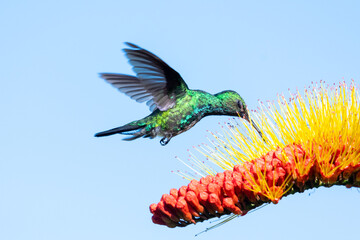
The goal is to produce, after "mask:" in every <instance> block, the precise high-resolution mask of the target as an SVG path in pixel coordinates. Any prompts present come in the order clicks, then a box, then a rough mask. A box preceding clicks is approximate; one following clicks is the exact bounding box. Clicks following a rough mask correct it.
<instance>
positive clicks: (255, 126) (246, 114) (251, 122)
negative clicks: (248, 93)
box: [240, 112, 266, 142]
mask: <svg viewBox="0 0 360 240" xmlns="http://www.w3.org/2000/svg"><path fill="white" fill-rule="evenodd" d="M240 116H241V114H240ZM243 118H244V119H245V120H246V121H248V122H249V123H250V125H251V126H252V127H253V128H255V130H256V131H257V132H258V133H259V135H260V137H261V138H262V139H263V140H264V142H266V141H265V139H264V138H263V135H262V132H261V131H260V129H259V128H258V126H257V125H256V124H255V122H254V120H252V119H251V120H250V118H249V114H248V113H247V112H246V113H245V114H244V115H243Z"/></svg>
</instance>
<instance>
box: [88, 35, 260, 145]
mask: <svg viewBox="0 0 360 240" xmlns="http://www.w3.org/2000/svg"><path fill="white" fill-rule="evenodd" d="M125 44H126V45H127V46H128V47H129V48H125V49H124V52H125V55H126V57H127V58H128V59H129V63H130V64H131V65H132V67H133V70H134V72H135V73H136V77H135V76H130V75H126V74H116V73H100V77H101V78H103V79H105V80H106V81H107V82H108V83H110V84H111V85H112V86H114V87H115V88H117V89H119V90H120V91H121V92H123V93H125V94H126V95H128V96H129V97H131V98H132V99H134V100H136V101H137V102H146V104H147V105H148V106H149V108H150V111H151V112H152V113H151V114H150V115H149V116H147V117H145V118H143V119H140V120H136V121H133V122H130V123H128V124H126V125H124V126H121V127H117V128H113V129H110V130H107V131H103V132H99V133H96V134H95V136H96V137H103V136H108V135H112V134H116V133H120V134H125V135H131V136H130V137H128V138H125V139H124V140H134V139H137V138H140V137H148V138H151V139H152V138H154V137H156V136H160V137H162V139H161V140H160V144H161V145H163V146H165V145H166V144H168V143H169V141H170V139H171V138H172V137H174V136H176V135H179V134H180V133H183V132H185V131H187V130H189V129H190V128H192V127H193V126H194V125H195V124H196V123H197V122H199V121H200V120H201V119H202V118H203V117H206V116H209V115H228V116H240V117H242V118H243V119H245V120H247V121H248V122H249V123H250V124H251V125H252V126H253V127H254V128H255V129H256V130H257V132H259V134H260V136H262V134H261V131H260V130H259V128H258V127H257V126H256V125H255V123H254V122H253V121H252V120H250V118H249V113H248V110H247V107H246V104H245V101H244V100H243V99H242V97H240V95H239V94H238V93H236V92H235V91H223V92H220V93H217V94H214V95H213V94H210V93H207V92H204V91H201V90H191V89H189V88H188V86H187V84H186V83H185V81H184V80H183V79H182V77H181V76H180V74H179V73H178V72H176V71H175V70H174V69H172V68H171V67H170V66H169V65H167V64H166V63H165V62H164V61H162V60H161V59H160V58H159V57H157V56H156V55H155V54H153V53H151V52H149V51H147V50H145V49H143V48H141V47H139V46H137V45H135V44H132V43H128V42H127V43H125Z"/></svg>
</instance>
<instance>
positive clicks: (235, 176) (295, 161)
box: [150, 82, 360, 227]
mask: <svg viewBox="0 0 360 240" xmlns="http://www.w3.org/2000/svg"><path fill="white" fill-rule="evenodd" d="M253 115H254V116H253V119H254V120H255V121H256V122H258V123H259V125H260V129H261V131H262V132H263V138H261V137H260V136H259V135H258V134H257V132H256V131H255V130H254V129H252V128H251V126H249V125H248V124H247V123H245V121H241V123H240V124H231V125H230V126H228V129H227V130H226V131H225V133H224V135H223V136H219V134H213V136H214V138H215V141H213V146H208V145H203V146H201V147H200V148H198V150H199V151H200V152H201V153H203V154H204V155H205V156H206V157H207V159H209V160H210V161H211V162H212V163H213V164H215V165H217V166H218V167H220V168H222V169H223V170H224V172H218V173H216V171H215V170H214V169H213V168H211V167H210V166H208V165H206V164H204V163H202V162H201V161H200V160H198V159H197V158H195V157H193V158H192V162H193V165H194V167H192V170H194V171H195V172H196V173H199V174H200V175H202V177H201V178H200V180H196V179H191V176H189V175H187V174H184V173H180V174H182V175H183V176H184V177H186V178H188V179H190V180H191V181H190V183H189V184H188V185H187V186H183V187H181V188H179V189H171V190H170V194H164V195H163V196H162V198H161V200H160V202H159V203H157V204H155V203H154V204H152V205H151V206H150V211H151V213H152V214H153V217H152V220H153V222H154V223H156V224H161V225H166V226H168V227H177V226H180V227H182V226H187V225H189V224H192V223H197V222H202V221H204V220H207V219H209V218H213V217H220V216H222V215H226V214H235V215H245V214H246V213H247V212H248V211H249V210H252V209H255V208H257V207H259V206H261V205H263V204H264V203H270V202H272V203H274V204H276V203H278V202H279V201H280V200H281V198H282V197H284V196H287V195H289V194H294V193H296V192H303V191H305V190H306V189H310V188H316V187H321V186H323V187H331V186H333V185H344V186H346V187H352V186H354V187H360V106H359V95H358V92H357V88H356V86H355V84H354V83H353V82H352V84H351V85H350V86H349V87H348V86H346V84H345V83H344V82H341V83H340V84H339V85H333V86H329V85H328V86H327V87H324V83H321V84H320V86H317V85H313V86H312V87H311V88H309V89H305V90H304V97H302V96H301V94H300V92H299V91H297V92H296V94H291V97H290V99H289V100H286V99H285V97H284V96H283V95H280V96H279V97H278V102H277V104H275V103H271V102H268V103H267V104H264V103H261V105H260V108H259V112H257V113H254V114H253Z"/></svg>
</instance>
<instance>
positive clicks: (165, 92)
mask: <svg viewBox="0 0 360 240" xmlns="http://www.w3.org/2000/svg"><path fill="white" fill-rule="evenodd" d="M126 44H127V45H128V46H129V47H130V48H125V49H124V52H125V55H126V57H127V58H128V59H129V63H130V64H131V65H132V66H133V70H134V72H135V73H136V75H137V77H138V79H139V80H140V84H141V86H142V87H143V88H144V89H145V90H146V91H147V93H149V94H150V95H151V96H152V99H151V100H150V101H148V102H147V104H148V106H149V107H150V110H155V109H156V108H158V109H159V110H160V111H165V110H167V109H169V108H172V107H173V106H174V105H175V102H176V98H177V97H180V96H182V95H183V94H185V93H186V90H187V89H188V87H187V85H186V83H185V82H184V80H183V79H182V78H181V76H180V74H179V73H178V72H176V71H175V70H174V69H172V68H171V67H170V66H169V65H167V64H166V63H165V62H164V61H162V60H161V59H160V58H159V57H157V56H156V55H154V54H153V53H151V52H149V51H147V50H145V49H143V48H141V47H139V46H137V45H135V44H132V43H126ZM154 104H155V106H154Z"/></svg>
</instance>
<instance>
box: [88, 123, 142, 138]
mask: <svg viewBox="0 0 360 240" xmlns="http://www.w3.org/2000/svg"><path fill="white" fill-rule="evenodd" d="M142 127H143V126H134V125H129V124H127V125H125V126H122V127H117V128H113V129H109V130H106V131H103V132H98V133H96V134H95V137H105V136H109V135H113V134H117V133H121V134H125V135H134V134H135V133H137V131H135V132H134V130H139V129H140V128H142Z"/></svg>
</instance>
